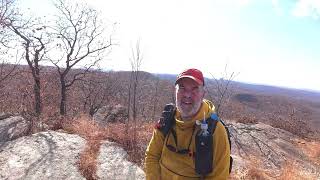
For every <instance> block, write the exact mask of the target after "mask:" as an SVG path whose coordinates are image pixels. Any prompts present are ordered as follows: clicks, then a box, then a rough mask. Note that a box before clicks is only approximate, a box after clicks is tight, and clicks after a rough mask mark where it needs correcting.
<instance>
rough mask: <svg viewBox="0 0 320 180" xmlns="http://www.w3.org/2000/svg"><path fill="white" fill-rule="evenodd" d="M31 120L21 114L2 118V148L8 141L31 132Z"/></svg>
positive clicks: (0, 130) (0, 134)
mask: <svg viewBox="0 0 320 180" xmlns="http://www.w3.org/2000/svg"><path fill="white" fill-rule="evenodd" d="M30 128H31V126H30V122H28V121H26V120H25V119H24V118H23V117H21V116H13V117H6V118H4V119H1V120H0V148H1V146H2V145H3V144H4V143H5V142H6V141H10V140H13V139H16V138H19V137H22V136H25V135H27V134H29V132H30Z"/></svg>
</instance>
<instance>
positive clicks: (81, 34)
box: [50, 0, 112, 115]
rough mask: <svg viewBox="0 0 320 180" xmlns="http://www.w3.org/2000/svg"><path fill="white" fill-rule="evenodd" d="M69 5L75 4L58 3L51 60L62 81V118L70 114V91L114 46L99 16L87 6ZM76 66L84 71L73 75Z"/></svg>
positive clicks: (62, 1) (59, 1)
mask: <svg viewBox="0 0 320 180" xmlns="http://www.w3.org/2000/svg"><path fill="white" fill-rule="evenodd" d="M69 2H71V1H64V0H57V3H56V4H55V7H56V8H57V10H58V15H57V21H56V23H55V26H54V27H53V35H54V37H55V38H56V45H55V50H56V51H55V52H56V53H55V54H54V56H51V58H50V60H51V62H52V63H53V64H54V66H55V67H56V68H57V71H58V74H59V78H60V85H61V100H60V114H61V115H65V114H66V104H67V90H68V89H69V88H70V87H71V86H72V85H73V84H74V82H76V81H78V80H81V79H83V77H84V76H85V74H86V73H87V72H89V70H90V69H92V68H93V67H94V66H96V65H98V63H99V61H101V60H102V58H103V56H104V55H105V54H104V53H105V50H107V49H109V48H110V47H111V45H112V43H111V37H109V39H107V40H106V38H105V37H104V36H103V35H104V34H103V33H104V32H105V31H104V30H105V29H104V28H103V27H102V22H101V21H100V20H99V18H98V13H97V12H96V11H95V10H94V9H92V8H90V7H88V6H86V5H80V4H69ZM59 52H60V54H59ZM57 57H58V58H57ZM75 67H78V68H82V70H81V71H79V72H77V73H74V74H72V75H71V74H70V70H71V69H74V68H75Z"/></svg>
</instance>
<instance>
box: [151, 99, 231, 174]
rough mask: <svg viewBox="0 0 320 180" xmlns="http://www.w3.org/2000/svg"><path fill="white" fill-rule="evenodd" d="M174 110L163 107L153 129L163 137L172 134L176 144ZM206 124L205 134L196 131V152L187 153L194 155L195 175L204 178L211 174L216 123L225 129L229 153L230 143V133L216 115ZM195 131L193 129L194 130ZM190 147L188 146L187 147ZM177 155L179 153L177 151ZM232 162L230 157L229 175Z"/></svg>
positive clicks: (170, 105) (212, 115)
mask: <svg viewBox="0 0 320 180" xmlns="http://www.w3.org/2000/svg"><path fill="white" fill-rule="evenodd" d="M175 112H176V108H175V105H174V104H172V103H171V104H167V105H165V107H164V110H163V112H162V115H161V118H160V120H159V121H158V122H157V124H156V126H155V128H157V129H159V130H160V131H161V132H162V134H163V135H164V137H166V136H167V135H168V134H169V132H172V133H173V137H174V138H175V142H176V143H177V139H176V134H175V132H174V131H173V128H172V127H173V126H174V125H175V118H174V115H175ZM205 121H206V124H207V127H208V129H207V133H208V134H206V135H203V132H202V130H201V129H200V130H198V132H197V133H196V136H195V146H196V152H195V153H193V152H189V155H190V153H191V154H192V155H194V158H195V171H196V173H197V174H199V175H201V176H205V175H207V174H209V173H211V172H212V170H213V168H214V167H213V161H212V159H213V149H212V142H213V136H212V135H213V133H214V131H215V129H216V126H217V123H218V121H220V122H221V124H222V125H223V126H224V127H225V129H226V131H227V135H228V140H229V144H230V152H231V141H230V132H229V129H228V128H227V127H226V125H225V124H224V122H223V121H222V120H221V119H220V118H219V117H218V116H217V114H211V116H210V117H209V118H208V119H206V120H205ZM194 129H195V128H194ZM189 146H190V145H189ZM177 153H180V152H179V151H177ZM232 162H233V158H232V157H231V156H230V166H229V173H230V172H231V169H232Z"/></svg>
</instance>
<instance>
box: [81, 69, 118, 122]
mask: <svg viewBox="0 0 320 180" xmlns="http://www.w3.org/2000/svg"><path fill="white" fill-rule="evenodd" d="M112 73H113V72H109V73H108V74H107V75H104V73H103V72H101V71H97V72H90V73H89V74H88V75H87V77H86V78H85V80H83V81H81V82H80V89H81V92H82V95H83V98H82V101H83V110H84V111H86V110H87V109H89V115H90V116H93V115H94V114H95V113H96V112H97V110H98V109H99V108H101V107H102V106H103V105H104V104H105V103H106V102H110V101H111V98H112V97H113V95H114V94H115V92H116V91H117V89H118V87H119V85H120V83H119V81H117V80H116V79H115V78H113V77H112Z"/></svg>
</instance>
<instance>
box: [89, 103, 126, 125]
mask: <svg viewBox="0 0 320 180" xmlns="http://www.w3.org/2000/svg"><path fill="white" fill-rule="evenodd" d="M127 117H128V114H127V109H126V108H125V107H124V106H122V105H120V104H118V105H116V106H111V105H110V106H103V107H101V108H100V109H98V111H97V112H96V113H95V114H94V115H93V119H94V120H95V121H96V122H97V123H98V124H99V125H101V126H105V125H106V124H107V123H108V122H116V121H119V122H123V121H124V120H125V119H126V118H127Z"/></svg>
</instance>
